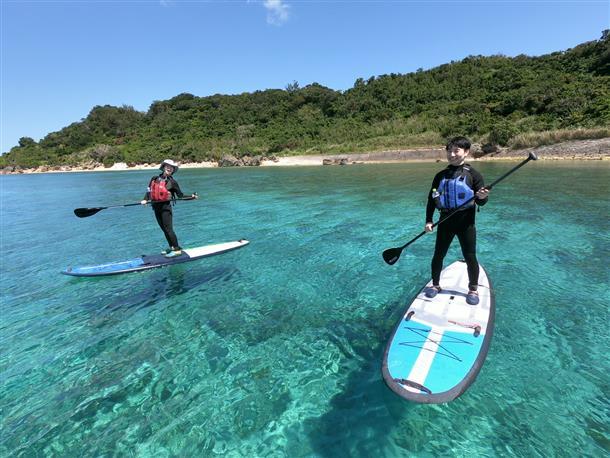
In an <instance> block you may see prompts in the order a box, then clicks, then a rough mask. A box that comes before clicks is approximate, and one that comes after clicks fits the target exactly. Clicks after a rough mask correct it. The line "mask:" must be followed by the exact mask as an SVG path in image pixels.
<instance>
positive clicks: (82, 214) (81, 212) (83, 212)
mask: <svg viewBox="0 0 610 458" xmlns="http://www.w3.org/2000/svg"><path fill="white" fill-rule="evenodd" d="M195 195H196V194H195ZM193 199H195V197H179V198H177V199H173V200H193ZM161 202H170V201H166V200H162V201H155V200H147V201H146V203H147V204H155V203H161ZM136 205H142V203H141V202H137V203H133V204H123V205H110V206H108V207H90V208H76V209H74V214H75V215H76V216H78V217H79V218H86V217H88V216H93V215H95V214H96V213H97V212H100V211H102V210H106V209H108V208H119V207H135V206H136Z"/></svg>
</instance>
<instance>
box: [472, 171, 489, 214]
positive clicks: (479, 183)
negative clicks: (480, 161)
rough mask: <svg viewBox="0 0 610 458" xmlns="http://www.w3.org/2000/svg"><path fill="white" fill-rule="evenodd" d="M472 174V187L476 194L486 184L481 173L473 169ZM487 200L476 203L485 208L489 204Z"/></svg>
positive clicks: (478, 200)
mask: <svg viewBox="0 0 610 458" xmlns="http://www.w3.org/2000/svg"><path fill="white" fill-rule="evenodd" d="M470 173H471V175H472V187H473V189H474V192H475V194H476V192H477V191H478V190H479V189H481V188H483V187H485V183H484V181H483V175H481V174H480V173H479V172H477V171H476V170H473V169H471V170H470ZM487 200H488V199H487V198H485V199H475V202H476V204H477V205H478V206H483V205H485V204H486V203H487Z"/></svg>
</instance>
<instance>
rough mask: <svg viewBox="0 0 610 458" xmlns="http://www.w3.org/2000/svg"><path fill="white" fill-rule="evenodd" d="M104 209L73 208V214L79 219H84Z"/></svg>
mask: <svg viewBox="0 0 610 458" xmlns="http://www.w3.org/2000/svg"><path fill="white" fill-rule="evenodd" d="M104 208H106V207H95V208H75V209H74V214H75V215H76V216H78V217H79V218H86V217H87V216H92V215H95V214H96V213H97V212H99V211H100V210H103V209H104Z"/></svg>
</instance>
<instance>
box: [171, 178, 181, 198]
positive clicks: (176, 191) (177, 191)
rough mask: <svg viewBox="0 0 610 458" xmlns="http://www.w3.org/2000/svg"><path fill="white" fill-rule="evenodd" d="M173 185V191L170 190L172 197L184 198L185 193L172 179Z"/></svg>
mask: <svg viewBox="0 0 610 458" xmlns="http://www.w3.org/2000/svg"><path fill="white" fill-rule="evenodd" d="M171 183H172V185H171V189H169V191H170V192H171V193H172V195H173V196H177V197H179V198H182V197H184V193H183V192H182V190H181V189H180V185H179V184H178V182H177V181H176V180H174V179H173V178H172V180H171Z"/></svg>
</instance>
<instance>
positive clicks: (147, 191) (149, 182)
mask: <svg viewBox="0 0 610 458" xmlns="http://www.w3.org/2000/svg"><path fill="white" fill-rule="evenodd" d="M155 178H156V177H152V178H151V179H150V180H149V181H148V187H147V188H146V194H144V198H143V200H150V184H151V183H152V181H153V180H154V179H155Z"/></svg>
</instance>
